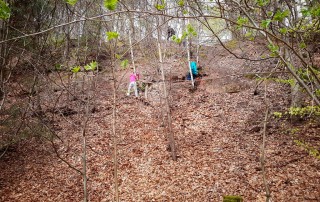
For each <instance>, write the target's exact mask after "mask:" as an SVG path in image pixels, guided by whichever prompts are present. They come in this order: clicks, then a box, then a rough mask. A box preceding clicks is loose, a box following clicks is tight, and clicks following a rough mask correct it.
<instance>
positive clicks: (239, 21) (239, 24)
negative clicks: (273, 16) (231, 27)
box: [237, 17, 249, 27]
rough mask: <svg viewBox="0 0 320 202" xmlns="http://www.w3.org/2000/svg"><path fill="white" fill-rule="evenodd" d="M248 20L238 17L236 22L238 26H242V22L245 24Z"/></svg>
mask: <svg viewBox="0 0 320 202" xmlns="http://www.w3.org/2000/svg"><path fill="white" fill-rule="evenodd" d="M248 22H249V20H248V18H246V17H238V19H237V23H238V26H240V27H242V26H243V25H244V24H247V23H248Z"/></svg>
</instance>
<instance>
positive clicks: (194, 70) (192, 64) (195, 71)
mask: <svg viewBox="0 0 320 202" xmlns="http://www.w3.org/2000/svg"><path fill="white" fill-rule="evenodd" d="M190 67H191V72H192V76H193V78H196V77H197V76H198V68H197V63H196V62H195V61H191V62H190ZM186 78H187V80H191V76H190V72H189V73H188V74H187V77H186Z"/></svg>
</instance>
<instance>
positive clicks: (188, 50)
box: [187, 5, 194, 88]
mask: <svg viewBox="0 0 320 202" xmlns="http://www.w3.org/2000/svg"><path fill="white" fill-rule="evenodd" d="M187 10H188V13H190V8H189V5H188V7H187ZM187 24H190V22H189V18H188V19H187ZM187 55H188V66H189V72H190V78H191V83H192V88H194V81H193V74H192V69H191V58H190V37H189V36H187Z"/></svg>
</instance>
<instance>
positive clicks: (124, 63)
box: [120, 59, 129, 69]
mask: <svg viewBox="0 0 320 202" xmlns="http://www.w3.org/2000/svg"><path fill="white" fill-rule="evenodd" d="M128 64H129V61H128V60H127V59H125V60H122V61H121V64H120V66H121V67H122V68H123V69H125V68H126V67H127V66H128Z"/></svg>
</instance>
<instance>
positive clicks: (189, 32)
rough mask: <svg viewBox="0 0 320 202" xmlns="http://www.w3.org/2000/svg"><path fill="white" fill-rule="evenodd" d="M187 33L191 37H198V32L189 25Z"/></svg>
mask: <svg viewBox="0 0 320 202" xmlns="http://www.w3.org/2000/svg"><path fill="white" fill-rule="evenodd" d="M187 32H188V34H189V35H193V36H197V32H196V30H195V29H194V27H193V26H192V25H191V24H188V25H187Z"/></svg>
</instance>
